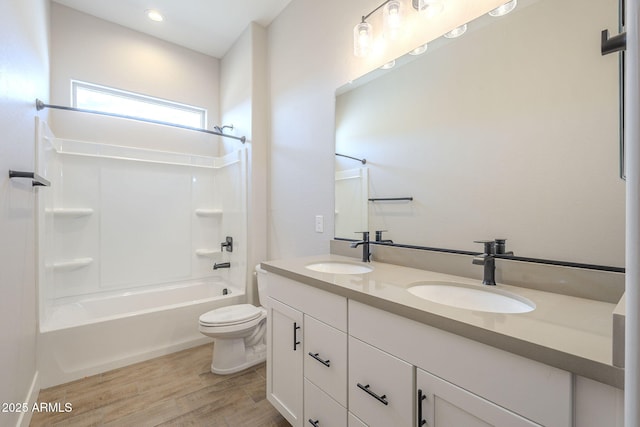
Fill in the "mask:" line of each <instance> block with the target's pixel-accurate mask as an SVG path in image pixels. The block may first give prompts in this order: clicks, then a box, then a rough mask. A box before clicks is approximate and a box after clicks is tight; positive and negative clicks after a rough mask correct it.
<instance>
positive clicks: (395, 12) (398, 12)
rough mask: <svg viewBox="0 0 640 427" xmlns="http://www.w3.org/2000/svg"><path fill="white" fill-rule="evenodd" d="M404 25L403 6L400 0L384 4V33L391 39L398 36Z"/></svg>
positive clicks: (392, 0)
mask: <svg viewBox="0 0 640 427" xmlns="http://www.w3.org/2000/svg"><path fill="white" fill-rule="evenodd" d="M401 26H402V6H401V4H400V2H399V1H398V0H391V1H389V2H388V3H387V4H385V6H384V33H385V36H388V37H389V38H390V39H391V40H395V39H397V38H398V33H399V32H400V27H401Z"/></svg>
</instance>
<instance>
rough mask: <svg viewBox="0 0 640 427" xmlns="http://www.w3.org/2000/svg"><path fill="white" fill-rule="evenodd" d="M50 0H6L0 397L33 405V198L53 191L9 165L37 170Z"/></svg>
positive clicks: (1, 86) (5, 419)
mask: <svg viewBox="0 0 640 427" xmlns="http://www.w3.org/2000/svg"><path fill="white" fill-rule="evenodd" d="M47 4H48V2H47V1H46V0H4V1H1V2H0V40H2V48H0V134H1V135H2V143H0V236H2V244H1V245H0V295H2V297H1V298H0V325H2V328H1V330H0V402H29V399H30V398H34V397H35V396H33V395H31V393H33V392H34V393H35V394H37V393H38V391H39V390H38V385H37V371H36V331H37V329H36V320H37V318H36V283H35V274H34V267H35V232H34V226H35V219H34V203H35V192H36V191H46V189H39V190H34V189H33V188H32V187H31V184H30V182H29V181H25V180H20V181H17V180H11V181H10V180H9V179H8V170H9V169H16V170H24V171H33V170H34V147H35V145H34V142H35V124H34V117H35V116H36V110H35V103H34V100H35V98H37V97H40V98H43V99H45V100H46V99H47V96H48V93H49V80H48V72H49V70H48V55H49V52H48V43H49V35H48V14H49V11H48V8H47ZM32 384H33V386H32ZM31 387H34V390H30V388H31ZM29 417H30V415H28V414H27V415H25V417H24V419H22V422H23V423H24V424H25V425H26V424H28V419H29ZM19 418H20V414H19V413H0V425H3V426H4V425H16V424H17V423H19V422H21V420H19Z"/></svg>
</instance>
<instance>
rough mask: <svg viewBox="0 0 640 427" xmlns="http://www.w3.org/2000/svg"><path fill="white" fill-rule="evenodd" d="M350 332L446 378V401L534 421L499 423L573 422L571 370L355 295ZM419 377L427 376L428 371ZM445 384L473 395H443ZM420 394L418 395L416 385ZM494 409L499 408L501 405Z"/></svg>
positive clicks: (556, 426)
mask: <svg viewBox="0 0 640 427" xmlns="http://www.w3.org/2000/svg"><path fill="white" fill-rule="evenodd" d="M349 335H350V337H351V336H353V337H355V338H358V339H359V340H361V341H364V342H366V343H368V344H370V345H372V346H374V347H376V348H378V349H380V350H382V351H386V352H389V353H391V354H393V355H394V356H395V357H397V358H399V359H401V360H403V361H405V362H407V363H410V364H411V365H413V366H415V367H416V368H417V369H419V370H422V371H424V372H425V373H427V372H428V373H429V374H430V375H432V376H435V377H438V378H441V379H443V380H444V382H443V384H439V385H438V387H439V388H438V389H437V391H436V397H438V396H440V397H439V401H440V403H441V404H442V405H445V404H453V405H457V404H459V405H460V406H459V408H462V409H464V408H465V405H466V404H469V405H471V404H472V403H473V405H476V406H482V405H481V404H484V403H487V404H488V403H489V402H493V404H494V406H497V407H498V408H500V409H504V410H505V411H504V412H505V413H504V416H505V417H507V419H508V416H509V415H513V416H514V417H515V418H513V419H514V420H515V419H519V418H523V419H527V420H530V421H532V422H533V423H531V424H516V423H515V422H514V423H513V424H510V423H509V422H506V423H503V424H496V425H504V426H509V427H511V426H512V425H513V426H519V425H531V426H535V425H543V426H546V427H572V426H573V422H572V421H573V420H572V418H573V417H572V411H573V405H572V403H573V402H572V389H573V385H572V375H571V374H570V373H569V372H567V371H563V370H561V369H557V368H554V367H551V366H548V365H544V364H542V363H538V362H535V361H533V360H530V359H527V358H524V357H521V356H517V355H515V354H512V353H508V352H506V351H503V350H499V349H497V348H494V347H491V346H488V345H485V344H481V343H478V342H476V341H472V340H469V339H466V338H463V337H461V336H458V335H455V334H452V333H449V332H446V331H443V330H440V329H437V328H433V327H431V326H428V325H425V324H423V323H420V322H416V321H413V320H409V319H407V318H405V317H402V316H398V315H396V314H392V313H389V312H387V311H384V310H380V309H377V308H374V307H371V306H368V305H365V304H362V303H359V302H356V301H353V300H350V301H349ZM350 339H351V338H350ZM350 343H351V341H350ZM349 350H350V351H351V348H350V349H349ZM420 378H421V379H422V380H423V381H424V376H423V375H422V376H420ZM430 385H431V383H430ZM444 385H447V386H449V387H450V390H458V389H462V390H466V391H467V392H469V395H470V396H466V395H465V396H463V395H461V394H459V393H457V394H453V392H451V391H448V392H447V393H449V394H447V395H446V396H448V397H446V398H444V397H443V396H444V395H443V394H442V393H443V392H442V390H445V388H444ZM432 386H433V385H432ZM421 387H422V391H423V392H425V393H427V394H428V393H429V391H428V390H429V389H428V388H426V387H425V386H421ZM454 387H455V388H454ZM431 393H432V394H433V391H432V392H431ZM438 393H441V394H440V395H438ZM451 396H454V397H451ZM415 397H416V399H417V388H416V394H415ZM423 403H426V401H425V402H423ZM349 404H350V405H351V402H349ZM485 406H486V405H485ZM427 407H428V404H427V406H425V405H423V408H427ZM486 407H487V408H489V406H486ZM470 408H473V406H470ZM350 409H351V408H350ZM435 409H436V410H437V409H438V408H437V407H436V408H435ZM492 409H496V411H497V412H500V411H499V410H498V409H497V408H492ZM441 410H442V409H441ZM478 411H480V410H478ZM469 412H470V413H471V414H476V418H480V419H482V417H485V416H488V415H483V414H485V412H482V411H480V412H475V410H470V411H469ZM486 412H487V413H489V410H488V409H487V411H486ZM497 412H496V413H497ZM516 414H517V415H516ZM356 415H358V414H356ZM452 416H453V415H452ZM496 416H497V415H496ZM501 416H503V415H501ZM487 419H489V418H487ZM498 419H501V418H498ZM363 421H365V422H366V420H363ZM436 421H437V420H436ZM441 422H442V425H444V426H446V425H448V424H445V422H444V421H441ZM535 423H537V424H535ZM430 425H431V424H430ZM454 425H456V424H454ZM458 425H464V424H458ZM471 425H473V424H471ZM478 425H483V424H478ZM489 425H492V424H491V423H490V424H489Z"/></svg>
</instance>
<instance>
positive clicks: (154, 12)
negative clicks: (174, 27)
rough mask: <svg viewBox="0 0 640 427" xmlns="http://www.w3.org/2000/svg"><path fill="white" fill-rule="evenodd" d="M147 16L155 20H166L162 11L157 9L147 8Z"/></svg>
mask: <svg viewBox="0 0 640 427" xmlns="http://www.w3.org/2000/svg"><path fill="white" fill-rule="evenodd" d="M144 13H145V15H147V18H149V19H151V20H152V21H154V22H162V21H164V16H162V14H161V13H160V12H158V11H157V10H155V9H147V10H145V11H144Z"/></svg>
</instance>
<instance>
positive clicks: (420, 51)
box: [409, 43, 428, 56]
mask: <svg viewBox="0 0 640 427" xmlns="http://www.w3.org/2000/svg"><path fill="white" fill-rule="evenodd" d="M427 47H428V45H427V44H426V43H425V44H423V45H422V46H418V47H417V48H415V49H413V50H412V51H411V52H409V55H413V56H418V55H422V54H423V53H425V52H426V51H427Z"/></svg>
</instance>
